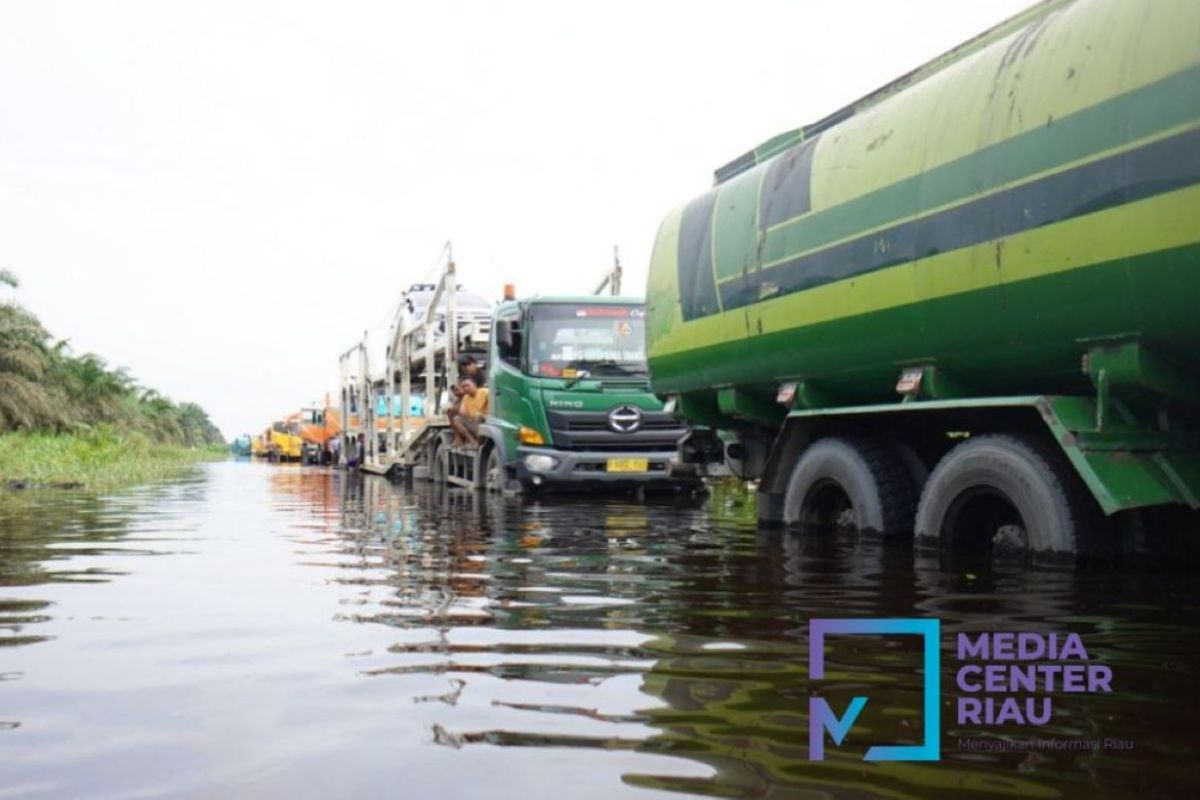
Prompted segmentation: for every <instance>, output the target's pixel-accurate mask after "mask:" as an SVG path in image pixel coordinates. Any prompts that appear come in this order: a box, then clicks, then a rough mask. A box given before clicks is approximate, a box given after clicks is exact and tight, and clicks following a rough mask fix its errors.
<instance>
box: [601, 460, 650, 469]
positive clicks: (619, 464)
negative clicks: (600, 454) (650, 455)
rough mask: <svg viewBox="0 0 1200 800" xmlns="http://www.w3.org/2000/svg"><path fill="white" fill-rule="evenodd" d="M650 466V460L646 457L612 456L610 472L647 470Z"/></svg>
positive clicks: (609, 465) (609, 466) (609, 462)
mask: <svg viewBox="0 0 1200 800" xmlns="http://www.w3.org/2000/svg"><path fill="white" fill-rule="evenodd" d="M649 468H650V462H649V461H648V460H647V459H644V458H610V459H609V460H608V471H609V472H645V471H646V470H647V469H649Z"/></svg>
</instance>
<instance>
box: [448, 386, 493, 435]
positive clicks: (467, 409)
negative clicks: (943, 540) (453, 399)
mask: <svg viewBox="0 0 1200 800" xmlns="http://www.w3.org/2000/svg"><path fill="white" fill-rule="evenodd" d="M457 388H458V389H459V391H460V392H462V395H461V397H460V399H459V400H458V402H457V403H455V404H454V406H453V407H452V408H451V410H450V411H449V412H447V414H446V416H447V417H448V418H449V421H450V427H451V428H452V429H453V430H454V443H455V444H463V443H469V444H470V445H471V446H478V445H479V425H480V424H481V423H482V422H483V421H484V420H485V419H487V415H488V390H487V389H480V388H479V387H478V386H476V385H475V381H473V380H471V379H470V378H463V379H462V380H461V381H459V382H458V387H457Z"/></svg>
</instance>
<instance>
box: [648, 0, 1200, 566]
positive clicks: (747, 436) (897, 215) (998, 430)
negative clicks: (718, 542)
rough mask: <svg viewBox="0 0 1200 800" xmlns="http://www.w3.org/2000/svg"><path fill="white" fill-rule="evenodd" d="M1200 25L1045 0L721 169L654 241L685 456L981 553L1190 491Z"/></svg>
mask: <svg viewBox="0 0 1200 800" xmlns="http://www.w3.org/2000/svg"><path fill="white" fill-rule="evenodd" d="M1197 31H1200V4H1197V3H1195V2H1193V1H1192V0H1074V2H1071V1H1070V0H1047V2H1043V3H1039V4H1037V5H1036V6H1034V7H1032V8H1030V9H1029V10H1027V11H1025V12H1023V13H1021V14H1019V15H1017V16H1016V17H1013V18H1012V19H1010V20H1008V21H1006V22H1004V23H1002V24H1001V25H999V26H998V27H996V28H994V29H992V30H990V31H987V32H985V33H983V34H981V35H979V36H977V37H975V38H974V39H971V40H970V41H968V42H967V43H966V44H964V45H962V46H960V47H958V48H956V49H954V50H952V51H950V52H948V53H946V54H944V55H943V56H941V57H939V58H937V59H935V60H934V61H932V62H930V63H929V64H927V65H926V66H924V67H921V68H920V69H917V70H915V71H913V72H911V73H909V74H907V75H905V76H904V77H902V78H900V79H898V80H897V81H895V82H893V83H891V84H889V85H887V86H885V87H883V88H882V89H880V90H878V91H876V92H874V93H873V94H871V95H868V96H866V97H864V98H862V99H860V100H859V101H857V102H855V103H852V104H851V105H849V106H847V107H845V108H843V109H841V110H839V111H837V112H835V113H834V114H832V115H830V116H829V117H827V118H825V119H822V120H820V121H818V122H816V123H814V124H812V125H808V126H805V127H802V128H798V129H796V130H794V131H790V132H788V133H785V134H782V135H780V136H777V137H775V138H774V139H772V140H770V141H768V142H766V143H764V144H763V145H760V146H759V147H757V148H755V149H754V150H751V151H749V152H747V153H745V154H744V155H742V156H741V157H739V158H737V159H735V160H734V161H732V162H730V163H729V164H727V165H725V166H724V167H721V168H720V169H718V170H717V172H716V182H715V186H714V187H713V188H712V189H710V190H709V191H707V192H705V193H704V194H702V195H701V196H699V197H696V198H695V199H693V200H691V201H690V202H688V203H686V204H684V205H682V206H681V207H679V208H678V209H676V210H675V211H672V212H671V213H670V214H669V215H668V216H667V217H666V219H665V220H664V221H663V223H662V225H661V227H660V229H659V233H658V237H657V241H656V244H655V247H654V250H653V254H652V257H651V265H650V273H649V284H648V288H647V301H648V302H647V313H646V330H647V339H648V344H649V365H650V370H651V375H652V383H653V386H654V389H655V391H656V392H657V393H658V394H659V395H660V396H662V397H663V398H665V399H666V402H667V403H668V405H669V407H671V408H672V409H673V410H674V411H675V412H676V413H677V414H678V415H679V416H681V417H682V418H684V419H687V420H689V421H691V422H692V423H694V424H695V425H696V426H697V429H696V431H695V433H693V434H692V435H691V436H689V438H688V439H687V441H686V442H684V444H683V446H682V447H681V452H680V458H681V459H682V460H683V461H686V462H691V463H695V464H698V465H700V468H702V469H706V470H708V471H710V472H715V471H719V470H725V469H727V470H731V471H733V472H734V473H736V474H738V475H741V476H743V477H745V478H749V479H755V480H757V481H758V495H757V496H758V508H759V516H760V518H761V519H762V520H764V521H772V522H782V523H791V524H796V525H799V526H803V527H805V528H808V529H810V530H819V529H829V528H838V527H845V528H854V529H857V530H859V531H869V532H873V533H875V534H878V535H881V536H883V537H899V538H908V537H912V536H913V535H914V533H915V536H916V541H917V543H918V544H919V545H921V546H922V547H925V548H931V549H934V550H952V551H960V550H961V551H965V550H972V551H976V552H979V553H982V554H983V555H984V556H985V557H988V558H993V557H1000V556H1003V557H1006V558H1007V557H1010V556H1011V557H1016V558H1018V559H1023V560H1032V561H1061V560H1064V559H1066V560H1073V559H1074V558H1075V557H1076V556H1078V555H1080V554H1086V553H1092V552H1095V551H1107V552H1112V551H1114V550H1116V551H1117V552H1121V551H1122V548H1123V546H1124V543H1128V542H1130V541H1134V540H1136V538H1137V537H1138V536H1143V537H1148V536H1153V535H1155V533H1156V531H1157V530H1158V528H1157V525H1147V524H1146V521H1147V520H1153V519H1156V518H1157V519H1161V518H1163V517H1175V516H1180V517H1181V518H1182V519H1185V520H1186V519H1188V518H1189V516H1190V515H1189V514H1188V513H1187V512H1188V510H1193V511H1194V510H1195V509H1197V508H1198V507H1200V439H1198V438H1197V433H1198V431H1200V370H1198V368H1197V365H1198V364H1200V313H1197V308H1198V307H1200V47H1198V46H1197V42H1198V40H1197V37H1196V32H1197ZM1120 534H1125V535H1124V536H1122V535H1120Z"/></svg>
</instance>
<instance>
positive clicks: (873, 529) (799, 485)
mask: <svg viewBox="0 0 1200 800" xmlns="http://www.w3.org/2000/svg"><path fill="white" fill-rule="evenodd" d="M915 501H916V490H915V488H914V487H913V483H912V479H911V478H910V477H909V474H908V471H907V470H906V469H905V467H904V465H903V464H902V463H901V462H900V459H899V457H898V456H897V455H896V452H895V451H894V450H893V449H892V448H890V447H888V446H887V445H886V444H884V443H881V442H875V441H872V440H870V439H865V438H857V437H855V438H842V437H830V438H826V439H819V440H817V441H816V442H814V443H813V444H812V445H810V446H809V447H808V448H807V449H806V450H805V451H804V453H803V454H802V455H801V456H800V459H799V460H798V461H797V462H796V466H795V467H794V468H793V469H792V476H791V478H790V479H789V480H788V486H787V492H786V493H785V495H784V500H783V521H784V522H785V523H788V524H792V525H800V526H803V527H805V528H817V529H821V528H829V527H832V528H834V529H851V528H852V529H856V530H857V532H858V533H860V534H868V535H876V536H883V537H900V536H907V535H909V534H910V533H911V532H912V522H913V509H914V507H915V504H916V503H915Z"/></svg>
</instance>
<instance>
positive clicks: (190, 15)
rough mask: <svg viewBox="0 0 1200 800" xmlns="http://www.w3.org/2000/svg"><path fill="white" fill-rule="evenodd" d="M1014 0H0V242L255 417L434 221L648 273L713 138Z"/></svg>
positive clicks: (42, 293) (549, 270)
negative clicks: (663, 231)
mask: <svg viewBox="0 0 1200 800" xmlns="http://www.w3.org/2000/svg"><path fill="white" fill-rule="evenodd" d="M1026 5H1028V1H1027V0H971V1H970V2H966V0H905V1H904V2H900V1H899V0H823V1H822V2H816V1H815V0H809V1H808V2H800V0H794V2H738V3H734V2H726V3H723V4H715V3H700V2H653V3H652V2H648V1H647V0H642V1H641V2H606V3H589V4H584V3H578V2H566V1H565V0H559V2H524V3H517V2H508V3H501V2H445V1H444V0H439V1H438V2H428V3H401V2H379V3H348V2H338V3H333V2H329V3H323V4H322V3H306V2H292V1H291V0H289V1H288V2H261V1H256V2H251V1H250V0H236V1H235V2H205V3H199V2H155V1H152V0H151V1H148V2H88V1H86V0H78V2H49V1H48V0H23V1H22V2H12V1H10V0H0V266H3V267H7V268H9V269H11V270H13V271H14V272H16V273H17V275H18V276H19V277H20V278H21V280H22V287H21V290H20V291H19V293H18V294H17V297H18V298H19V299H20V300H21V301H22V302H23V303H25V304H26V305H28V306H29V307H30V308H31V309H32V310H33V311H34V312H35V313H37V314H38V315H39V316H40V317H41V319H42V321H43V322H44V323H45V324H46V326H47V327H48V328H49V329H50V331H51V333H53V334H54V335H55V336H58V337H62V338H68V339H70V340H71V343H72V345H73V347H74V348H75V349H76V351H77V352H86V351H94V352H96V353H98V354H100V355H101V356H103V357H105V358H107V359H108V360H109V361H110V363H113V364H116V365H124V366H127V367H129V368H130V369H131V370H132V371H133V373H134V374H135V375H136V376H137V378H138V379H139V380H140V381H141V382H142V383H144V384H147V385H150V386H153V387H155V388H157V389H159V390H160V391H162V392H163V393H164V394H167V395H168V396H170V397H172V398H174V399H176V400H194V401H196V402H199V403H200V404H202V405H203V406H204V407H205V408H207V409H208V410H209V413H210V414H211V415H212V416H213V418H214V420H215V421H216V422H217V424H218V425H219V426H220V427H221V428H222V430H223V431H224V433H225V434H226V435H227V436H234V435H236V434H238V433H241V432H243V431H247V432H249V431H257V430H260V429H261V428H263V427H264V426H265V425H266V424H267V423H268V422H269V421H270V420H271V419H273V418H275V417H279V416H282V415H283V414H285V413H287V412H289V411H292V410H295V409H297V408H299V407H300V406H301V405H304V404H307V403H309V402H311V401H313V400H315V399H317V398H319V397H321V396H322V395H323V394H324V392H325V391H330V392H336V381H337V354H338V353H339V352H341V351H342V350H344V349H345V348H346V347H348V346H349V345H350V344H352V343H353V342H354V341H355V340H356V339H357V337H358V336H359V335H360V334H361V332H362V331H363V329H364V328H368V327H372V326H375V325H376V324H377V323H380V322H381V321H383V318H384V316H385V315H386V314H387V312H388V310H389V308H390V307H391V306H392V304H393V303H394V302H395V299H396V297H397V296H398V294H399V292H400V291H401V290H402V289H404V288H405V287H407V286H408V284H409V283H411V282H412V281H415V280H417V279H419V278H420V277H422V276H423V275H424V274H425V273H426V272H427V271H428V270H429V268H430V266H431V265H432V263H433V261H434V259H435V257H436V255H437V254H438V251H439V250H440V249H441V247H442V244H443V243H444V242H445V241H446V240H453V242H454V251H455V256H456V261H457V262H458V265H459V272H460V280H461V282H463V283H465V284H467V285H469V286H470V287H472V288H474V289H478V290H480V291H481V292H484V293H485V294H487V295H489V296H492V295H497V296H498V294H499V292H500V286H501V284H503V283H504V282H508V281H511V282H515V283H516V284H517V286H518V290H519V291H520V292H522V293H534V292H537V293H542V294H549V293H555V292H571V293H582V292H585V291H588V290H590V288H591V287H592V285H593V284H595V283H596V282H597V281H598V280H599V279H600V278H601V277H602V276H603V274H604V272H605V270H606V269H607V267H608V265H609V263H610V261H611V257H612V256H611V253H612V246H613V245H614V244H619V245H620V247H621V254H622V262H623V263H624V265H625V267H626V272H625V275H626V285H625V289H626V293H627V294H640V293H641V291H642V287H643V285H644V281H645V273H646V263H647V260H648V257H649V250H650V246H651V244H652V242H653V238H654V234H655V231H656V229H657V226H658V222H659V220H660V219H661V217H662V215H663V214H664V213H666V211H668V210H669V209H670V208H671V207H673V206H675V205H677V204H679V203H681V202H684V201H686V200H688V199H689V198H690V197H691V196H692V195H694V194H697V193H699V192H701V191H703V190H704V189H706V188H707V187H708V186H709V185H711V181H712V170H713V169H714V168H715V167H717V166H719V165H721V164H723V163H725V162H726V161H729V160H731V159H733V158H734V157H736V156H737V155H739V154H741V153H742V152H744V151H746V150H748V149H750V148H751V147H753V146H754V145H756V144H759V143H760V142H761V141H763V140H765V139H767V138H768V137H770V136H772V135H774V134H776V133H779V132H781V131H784V130H787V129H790V128H794V127H797V126H799V125H802V124H804V123H807V122H812V121H815V120H816V119H818V118H820V117H822V116H824V115H825V114H828V113H829V112H831V111H834V110H836V109H837V108H839V107H840V106H842V105H845V104H846V103H847V102H849V101H851V100H853V99H855V98H857V97H859V96H861V95H863V94H865V93H867V92H868V91H870V90H872V89H874V88H876V87H877V86H879V85H881V84H883V83H885V82H887V81H889V80H891V79H892V78H894V77H897V76H899V75H900V74H902V73H903V72H905V71H907V70H909V69H912V68H913V67H916V66H918V65H919V64H921V63H923V62H924V61H926V60H928V59H929V58H932V57H933V56H936V55H937V54H939V53H940V52H942V51H944V50H946V49H948V48H950V47H952V46H954V45H955V44H958V43H959V42H961V41H963V40H965V39H967V38H969V37H970V36H973V35H974V34H976V33H979V32H981V31H982V30H984V29H985V28H987V27H989V26H991V25H992V24H994V23H996V22H998V21H1000V20H1002V19H1004V18H1005V17H1007V16H1009V15H1011V14H1013V13H1015V12H1016V11H1018V10H1020V9H1021V8H1023V7H1025V6H1026ZM385 333H386V326H379V327H378V328H377V329H376V335H377V338H382V337H383V335H384V334H385Z"/></svg>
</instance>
